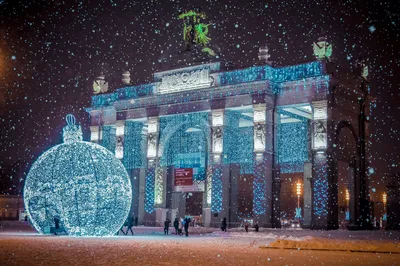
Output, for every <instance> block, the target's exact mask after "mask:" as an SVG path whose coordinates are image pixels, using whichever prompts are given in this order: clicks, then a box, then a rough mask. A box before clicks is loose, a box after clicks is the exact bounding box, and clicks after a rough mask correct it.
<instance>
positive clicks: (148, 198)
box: [144, 168, 156, 213]
mask: <svg viewBox="0 0 400 266" xmlns="http://www.w3.org/2000/svg"><path fill="white" fill-rule="evenodd" d="M155 174H156V169H155V168H148V169H147V176H146V185H145V201H144V210H145V211H146V212H147V213H153V212H154V188H155V187H154V181H155Z"/></svg>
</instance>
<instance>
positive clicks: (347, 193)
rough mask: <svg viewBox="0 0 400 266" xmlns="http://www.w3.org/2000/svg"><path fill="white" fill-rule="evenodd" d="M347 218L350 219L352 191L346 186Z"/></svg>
mask: <svg viewBox="0 0 400 266" xmlns="http://www.w3.org/2000/svg"><path fill="white" fill-rule="evenodd" d="M345 220H350V191H349V189H348V188H346V218H345Z"/></svg>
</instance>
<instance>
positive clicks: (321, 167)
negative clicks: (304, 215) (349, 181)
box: [313, 154, 328, 217]
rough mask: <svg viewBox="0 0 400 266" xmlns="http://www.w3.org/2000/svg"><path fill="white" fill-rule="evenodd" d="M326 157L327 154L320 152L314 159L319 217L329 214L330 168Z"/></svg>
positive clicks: (315, 199) (316, 201) (315, 189)
mask: <svg viewBox="0 0 400 266" xmlns="http://www.w3.org/2000/svg"><path fill="white" fill-rule="evenodd" d="M326 159H327V158H326V156H325V155H323V154H318V155H317V157H316V159H315V161H314V164H315V177H314V185H313V192H314V213H315V214H316V215H317V216H318V217H325V216H327V215H328V209H327V204H328V169H327V162H326Z"/></svg>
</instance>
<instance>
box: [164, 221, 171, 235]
mask: <svg viewBox="0 0 400 266" xmlns="http://www.w3.org/2000/svg"><path fill="white" fill-rule="evenodd" d="M170 223H171V221H170V220H169V219H168V218H167V220H165V222H164V235H168V231H169V224H170Z"/></svg>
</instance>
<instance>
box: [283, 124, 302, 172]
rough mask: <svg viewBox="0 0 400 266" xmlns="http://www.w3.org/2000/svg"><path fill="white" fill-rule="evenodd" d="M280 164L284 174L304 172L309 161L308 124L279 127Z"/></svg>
mask: <svg viewBox="0 0 400 266" xmlns="http://www.w3.org/2000/svg"><path fill="white" fill-rule="evenodd" d="M277 147H278V162H279V163H280V164H281V172H282V173H294V172H303V165H304V162H306V161H307V160H308V123H307V121H303V122H298V123H284V124H279V125H278V141H277Z"/></svg>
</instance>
